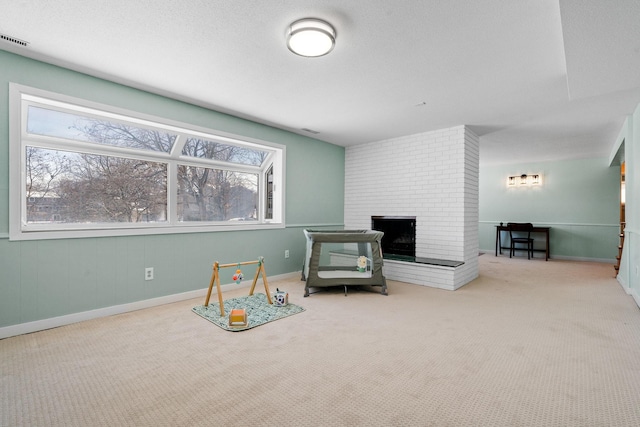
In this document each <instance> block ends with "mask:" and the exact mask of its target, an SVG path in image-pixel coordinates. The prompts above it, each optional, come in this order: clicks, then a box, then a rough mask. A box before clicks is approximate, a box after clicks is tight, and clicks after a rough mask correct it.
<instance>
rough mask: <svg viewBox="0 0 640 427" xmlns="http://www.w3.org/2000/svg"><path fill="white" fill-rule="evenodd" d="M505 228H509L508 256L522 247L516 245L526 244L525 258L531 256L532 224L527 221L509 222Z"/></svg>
mask: <svg viewBox="0 0 640 427" xmlns="http://www.w3.org/2000/svg"><path fill="white" fill-rule="evenodd" d="M507 228H508V229H509V240H510V241H511V243H510V247H509V258H511V257H512V256H513V255H514V254H515V251H516V250H518V249H523V248H517V247H516V245H527V259H531V258H533V239H532V238H531V230H532V229H533V224H531V223H529V222H509V223H507ZM516 233H518V234H516ZM525 235H526V237H525Z"/></svg>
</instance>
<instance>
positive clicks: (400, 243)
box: [371, 216, 416, 257]
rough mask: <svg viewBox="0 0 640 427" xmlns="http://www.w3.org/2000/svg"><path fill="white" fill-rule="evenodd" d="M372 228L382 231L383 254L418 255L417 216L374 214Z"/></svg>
mask: <svg viewBox="0 0 640 427" xmlns="http://www.w3.org/2000/svg"><path fill="white" fill-rule="evenodd" d="M371 229H372V230H376V231H382V232H383V233H384V236H383V237H382V254H383V255H404V256H411V257H415V256H416V217H415V216H372V217H371Z"/></svg>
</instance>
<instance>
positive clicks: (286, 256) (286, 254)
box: [284, 249, 289, 258]
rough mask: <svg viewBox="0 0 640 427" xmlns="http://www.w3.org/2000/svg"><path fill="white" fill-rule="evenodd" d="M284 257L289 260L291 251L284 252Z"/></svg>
mask: <svg viewBox="0 0 640 427" xmlns="http://www.w3.org/2000/svg"><path fill="white" fill-rule="evenodd" d="M284 257H285V258H289V249H287V250H285V251H284Z"/></svg>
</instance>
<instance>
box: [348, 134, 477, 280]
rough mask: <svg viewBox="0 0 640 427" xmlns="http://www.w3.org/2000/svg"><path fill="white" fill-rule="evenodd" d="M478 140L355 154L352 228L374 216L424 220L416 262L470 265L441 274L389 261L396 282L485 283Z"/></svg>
mask: <svg viewBox="0 0 640 427" xmlns="http://www.w3.org/2000/svg"><path fill="white" fill-rule="evenodd" d="M478 165H479V144H478V137H477V136H476V135H475V134H474V133H473V132H471V131H470V130H469V129H468V128H466V127H465V126H457V127H453V128H449V129H441V130H437V131H432V132H426V133H422V134H417V135H410V136H405V137H401V138H394V139H389V140H384V141H378V142H372V143H367V144H362V145H358V146H354V147H347V149H346V152H345V212H344V218H345V227H346V228H350V229H370V228H371V216H373V215H380V216H382V215H387V216H389V215H395V216H415V217H416V256H418V257H425V258H443V259H450V260H456V261H464V262H465V264H464V265H463V266H462V267H458V268H456V269H452V268H444V269H443V268H442V267H438V268H434V267H429V266H425V265H421V264H413V265H405V264H406V263H400V264H402V265H400V266H398V263H393V262H387V261H385V275H386V276H387V278H388V279H390V280H402V281H405V282H409V283H416V284H422V285H426V286H435V287H439V288H445V289H457V288H459V287H460V286H463V285H464V284H466V283H468V282H469V281H471V280H473V279H474V278H476V277H477V275H478V244H479V243H478V174H479V173H478V169H479V166H478Z"/></svg>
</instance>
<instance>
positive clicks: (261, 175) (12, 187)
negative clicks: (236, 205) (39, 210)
mask: <svg viewBox="0 0 640 427" xmlns="http://www.w3.org/2000/svg"><path fill="white" fill-rule="evenodd" d="M9 104H10V105H9V141H10V143H9V164H10V166H9V239H10V240H38V239H62V238H80V237H102V236H127V235H149V234H171V233H196V232H212V231H234V230H252V229H254V230H263V229H265V228H266V229H269V228H284V227H285V215H284V207H285V185H284V183H285V164H286V147H285V146H284V145H281V144H277V143H273V142H267V141H263V140H259V139H255V138H249V137H245V136H238V135H234V134H230V133H226V132H221V131H218V130H213V129H207V128H203V127H200V126H195V125H191V124H187V123H182V122H177V121H174V120H169V119H166V118H160V117H155V116H151V115H147V114H143V113H138V112H133V111H130V110H125V109H122V108H117V107H113V106H108V105H104V104H100V103H96V102H92V101H88V100H83V99H79V98H75V97H71V96H66V95H61V94H57V93H53V92H49V91H45V90H41V89H37V88H32V87H28V86H23V85H19V84H16V83H10V85H9ZM36 104H40V105H45V106H46V108H49V109H54V110H56V109H57V110H61V111H69V110H75V111H77V112H79V113H82V114H91V115H95V114H97V115H98V116H99V117H101V118H105V119H112V120H116V121H121V120H122V119H123V118H124V119H125V120H126V121H127V122H128V123H130V124H133V125H136V126H141V127H152V128H154V129H160V130H168V131H170V132H174V133H177V134H178V138H177V140H176V142H175V144H174V149H173V150H172V152H171V153H163V152H148V153H141V151H136V152H132V151H131V149H127V148H120V147H112V146H100V147H95V144H91V147H87V146H85V144H83V143H82V142H77V141H62V142H60V141H58V142H56V140H60V138H54V137H43V136H39V135H38V136H33V135H31V136H28V135H27V133H26V125H27V123H26V122H27V115H26V111H27V108H28V106H29V105H36ZM188 137H197V138H202V139H208V140H215V141H220V142H228V143H230V144H233V145H241V146H244V147H247V148H255V149H259V150H262V151H267V152H269V153H270V154H269V157H268V159H269V161H265V162H264V163H263V165H264V166H262V167H256V166H249V165H239V164H230V163H226V162H219V161H215V160H210V159H200V158H194V157H187V156H183V155H182V146H183V143H184V141H185V140H186V139H187V138H188ZM74 145H75V146H76V147H78V151H80V148H79V147H82V149H81V151H82V152H94V153H96V154H102V155H115V156H122V157H135V158H142V159H144V160H149V161H154V162H162V163H166V164H167V165H168V170H167V211H168V219H167V221H166V223H104V224H103V223H99V224H98V223H94V224H44V225H43V224H29V223H27V216H26V204H27V202H26V198H27V194H26V185H25V183H26V174H25V172H26V147H27V146H36V147H41V148H50V149H66V150H69V149H70V148H71V149H72V148H73V147H74ZM87 145H88V144H87ZM178 164H190V165H194V166H200V167H213V168H220V169H229V170H235V171H240V172H249V173H255V174H257V175H258V200H259V206H258V210H259V215H258V220H257V221H211V222H204V221H198V222H195V221H193V222H179V221H178V219H177V200H176V199H177V198H176V194H177V178H176V177H177V168H178ZM270 165H273V168H274V171H275V173H274V193H273V206H274V215H273V219H265V210H266V200H265V196H264V194H265V193H266V192H265V191H264V188H265V185H266V183H265V172H266V170H267V169H268V168H269V166H270Z"/></svg>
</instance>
